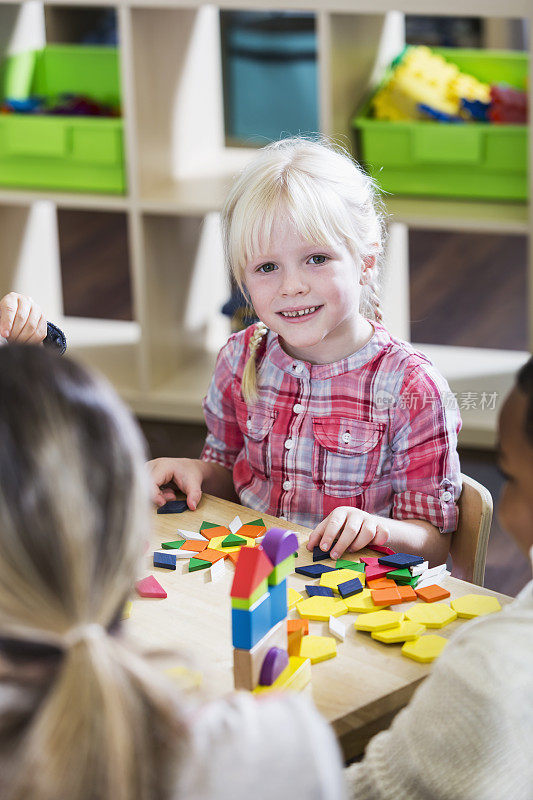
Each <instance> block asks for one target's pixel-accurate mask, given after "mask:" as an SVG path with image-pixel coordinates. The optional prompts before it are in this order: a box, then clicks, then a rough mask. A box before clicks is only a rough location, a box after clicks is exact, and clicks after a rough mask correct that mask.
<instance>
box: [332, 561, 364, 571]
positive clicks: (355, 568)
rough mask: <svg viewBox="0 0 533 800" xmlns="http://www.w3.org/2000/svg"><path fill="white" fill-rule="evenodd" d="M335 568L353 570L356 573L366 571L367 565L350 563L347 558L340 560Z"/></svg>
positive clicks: (357, 562)
mask: <svg viewBox="0 0 533 800" xmlns="http://www.w3.org/2000/svg"><path fill="white" fill-rule="evenodd" d="M335 567H336V568H337V569H353V571H354V572H364V571H365V565H364V564H363V563H362V562H361V561H349V560H348V559H347V558H338V559H337V560H336V562H335Z"/></svg>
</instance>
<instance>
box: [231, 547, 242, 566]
mask: <svg viewBox="0 0 533 800" xmlns="http://www.w3.org/2000/svg"><path fill="white" fill-rule="evenodd" d="M240 552H241V551H240V550H235V551H234V552H231V550H230V552H229V553H228V558H229V560H230V561H232V562H233V563H234V564H236V563H237V561H238V558H239V553H240Z"/></svg>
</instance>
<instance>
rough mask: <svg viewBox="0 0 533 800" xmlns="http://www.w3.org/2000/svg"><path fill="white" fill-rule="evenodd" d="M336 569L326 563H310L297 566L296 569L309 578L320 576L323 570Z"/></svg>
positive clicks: (330, 570) (331, 570)
mask: <svg viewBox="0 0 533 800" xmlns="http://www.w3.org/2000/svg"><path fill="white" fill-rule="evenodd" d="M334 569H335V567H328V566H326V564H308V565H307V566H306V567H296V569H295V570H294V571H295V572H298V573H299V574H300V575H305V576H306V577H307V578H320V576H321V575H322V573H323V572H333V570H334Z"/></svg>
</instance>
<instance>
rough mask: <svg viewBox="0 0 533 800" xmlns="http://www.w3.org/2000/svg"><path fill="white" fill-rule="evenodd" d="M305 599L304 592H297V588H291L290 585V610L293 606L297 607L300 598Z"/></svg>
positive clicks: (288, 597) (288, 593) (288, 590)
mask: <svg viewBox="0 0 533 800" xmlns="http://www.w3.org/2000/svg"><path fill="white" fill-rule="evenodd" d="M303 599H304V596H303V594H300V592H297V591H296V589H291V588H290V587H289V589H287V607H288V609H289V611H290V609H291V608H295V606H296V603H299V602H300V600H303Z"/></svg>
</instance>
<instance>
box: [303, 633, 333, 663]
mask: <svg viewBox="0 0 533 800" xmlns="http://www.w3.org/2000/svg"><path fill="white" fill-rule="evenodd" d="M336 655H337V642H336V640H335V639H334V638H333V636H304V637H303V639H302V641H301V643H300V657H301V658H308V659H309V660H310V661H311V664H318V662H319V661H326V660H327V659H328V658H334V657H335V656H336Z"/></svg>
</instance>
